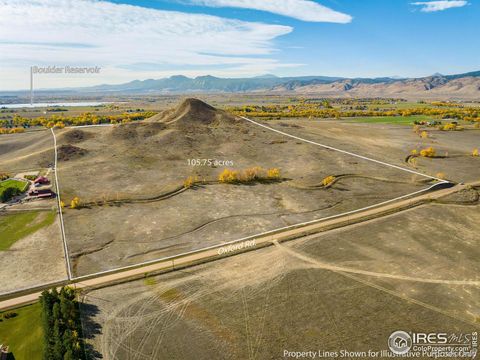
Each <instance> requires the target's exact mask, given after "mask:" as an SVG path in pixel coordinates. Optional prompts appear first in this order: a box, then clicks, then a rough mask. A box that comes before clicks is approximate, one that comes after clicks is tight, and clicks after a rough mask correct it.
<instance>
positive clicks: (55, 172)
mask: <svg viewBox="0 0 480 360" xmlns="http://www.w3.org/2000/svg"><path fill="white" fill-rule="evenodd" d="M50 131H51V132H52V135H53V145H54V150H55V160H54V163H53V166H54V169H55V171H54V174H55V187H56V190H57V206H58V214H59V217H60V232H61V235H62V242H63V252H64V255H65V265H66V267H67V276H68V280H72V270H71V266H70V255H69V252H68V245H67V239H66V236H65V224H64V222H63V212H62V205H61V201H62V200H61V198H60V186H59V185H58V174H57V162H58V152H57V136H56V135H55V132H54V131H53V128H50Z"/></svg>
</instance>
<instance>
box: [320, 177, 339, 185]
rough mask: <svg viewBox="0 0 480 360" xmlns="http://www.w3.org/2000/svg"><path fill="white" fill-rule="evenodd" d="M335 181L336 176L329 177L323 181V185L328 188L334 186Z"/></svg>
mask: <svg viewBox="0 0 480 360" xmlns="http://www.w3.org/2000/svg"><path fill="white" fill-rule="evenodd" d="M335 179H336V178H335V176H333V175H329V176H327V177H326V178H325V179H323V180H322V184H323V186H328V185H330V184H332V183H333V182H334V181H335Z"/></svg>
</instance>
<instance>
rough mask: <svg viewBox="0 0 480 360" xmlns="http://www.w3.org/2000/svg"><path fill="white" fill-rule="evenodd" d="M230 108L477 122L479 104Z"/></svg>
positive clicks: (257, 113)
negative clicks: (417, 116) (373, 107)
mask: <svg viewBox="0 0 480 360" xmlns="http://www.w3.org/2000/svg"><path fill="white" fill-rule="evenodd" d="M227 111H230V112H232V113H234V114H236V115H240V116H252V117H271V118H275V117H277V118H280V117H316V118H342V117H375V116H404V117H407V116H415V115H426V116H432V117H437V118H440V119H457V120H464V121H472V122H473V121H478V122H480V107H460V106H452V107H446V106H445V105H443V104H442V106H437V107H420V106H416V107H412V108H397V109H369V108H368V107H362V106H359V107H357V108H353V109H342V108H334V107H332V106H331V105H330V104H329V103H328V102H323V103H319V104H312V103H303V102H302V103H299V104H290V105H279V104H269V105H245V106H234V107H228V108H227Z"/></svg>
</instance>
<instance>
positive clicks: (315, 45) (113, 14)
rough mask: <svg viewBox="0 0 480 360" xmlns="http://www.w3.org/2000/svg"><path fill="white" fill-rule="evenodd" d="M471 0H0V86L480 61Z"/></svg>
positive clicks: (467, 65)
mask: <svg viewBox="0 0 480 360" xmlns="http://www.w3.org/2000/svg"><path fill="white" fill-rule="evenodd" d="M478 19H480V5H479V2H478V0H469V1H463V0H438V1H429V0H425V1H415V0H410V1H407V0H361V1H359V0H315V1H314V0H137V1H135V0H121V1H120V0H111V1H98V0H24V1H21V2H20V1H17V0H0V90H6V89H24V88H27V87H28V79H29V69H30V66H33V65H37V66H49V65H50V66H51V65H56V66H64V65H72V66H94V65H95V66H100V67H101V68H102V71H101V73H100V74H95V75H77V76H72V75H68V76H67V75H64V76H61V75H38V76H37V77H38V79H37V80H36V84H37V86H40V87H58V86H61V87H69V86H83V85H93V84H99V83H121V82H126V81H130V80H134V79H147V78H161V77H165V76H170V75H173V74H184V75H187V76H192V77H193V76H198V75H205V74H212V75H216V76H223V77H248V76H257V75H261V74H265V73H273V74H275V75H278V76H297V75H327V76H345V77H380V76H410V77H414V76H426V75H430V74H433V73H436V72H440V73H444V74H452V73H462V72H468V71H474V70H480V61H479V60H480V46H478V45H479V44H478V38H479V35H480V34H479V33H480V31H479V30H478V29H479V26H478Z"/></svg>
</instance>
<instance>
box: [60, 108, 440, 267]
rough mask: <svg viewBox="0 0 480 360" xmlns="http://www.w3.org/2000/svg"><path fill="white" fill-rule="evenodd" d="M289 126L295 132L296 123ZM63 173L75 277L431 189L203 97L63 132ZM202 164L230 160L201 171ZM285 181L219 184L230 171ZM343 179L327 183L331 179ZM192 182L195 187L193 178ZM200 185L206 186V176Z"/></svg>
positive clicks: (400, 173)
mask: <svg viewBox="0 0 480 360" xmlns="http://www.w3.org/2000/svg"><path fill="white" fill-rule="evenodd" d="M290 127H291V126H290V125H289V126H288V127H287V128H286V131H289V130H291V129H290ZM57 138H58V142H59V160H60V161H59V165H58V172H59V178H60V183H61V190H62V194H61V195H62V199H63V200H64V201H65V203H66V204H67V207H68V205H69V204H70V201H71V199H73V198H74V197H78V198H79V199H80V203H81V204H82V206H81V208H80V209H65V228H66V235H67V241H68V243H69V247H70V250H71V256H72V260H73V265H74V273H75V274H77V275H85V274H89V273H92V272H96V271H101V270H107V269H112V268H116V267H119V266H123V265H130V264H136V263H139V262H142V261H147V260H152V259H157V258H161V257H165V256H170V255H175V254H179V253H183V252H186V251H191V250H195V249H198V248H202V247H206V246H209V245H214V244H219V243H222V242H224V241H228V240H235V239H239V238H241V237H244V236H248V235H253V234H256V233H259V232H262V231H266V230H271V229H275V228H278V227H282V226H287V225H291V224H295V223H299V222H303V221H309V220H313V219H317V218H321V217H325V216H329V215H333V214H339V213H342V212H346V211H350V210H354V209H358V208H361V207H365V206H369V205H373V204H376V203H379V202H381V201H385V200H389V199H393V198H395V197H398V196H402V195H405V194H409V193H412V192H414V191H418V190H420V189H424V188H426V187H427V186H428V185H429V184H430V183H431V182H430V181H429V179H427V178H424V177H422V176H421V175H415V174H411V173H407V172H403V171H401V170H398V169H393V168H389V167H386V166H383V165H379V164H376V163H373V162H370V161H366V160H361V159H358V158H354V157H351V156H349V155H345V154H342V153H339V152H336V151H333V150H327V149H324V148H321V147H318V146H313V145H311V144H309V143H306V142H302V141H299V140H295V139H291V138H288V137H285V136H283V135H281V134H277V133H275V132H272V131H270V130H267V129H263V128H260V127H258V126H256V125H254V124H251V123H249V122H248V121H245V120H242V119H239V118H235V117H233V116H231V115H229V114H227V113H225V112H223V111H220V110H216V109H214V108H212V107H210V106H209V105H207V104H205V103H203V102H200V101H198V100H192V99H189V100H186V101H184V102H182V103H181V104H180V105H179V106H177V107H176V108H173V109H171V110H167V111H165V112H163V113H160V114H159V115H156V116H154V117H153V118H151V119H149V120H146V121H143V122H139V123H132V124H126V125H117V126H113V127H94V128H78V129H63V130H60V131H57ZM192 159H200V160H203V159H216V160H220V161H228V162H230V164H229V165H228V166H226V165H223V164H221V165H217V166H215V165H211V166H208V165H207V166H201V165H200V166H191V165H189V161H191V160H192ZM255 167H261V168H263V169H272V168H277V169H279V170H280V176H279V177H278V178H275V179H270V180H268V179H263V180H262V179H259V180H258V181H252V182H250V183H247V184H244V183H235V184H228V183H219V182H218V179H219V175H220V174H221V173H222V171H223V170H225V169H226V168H229V169H232V170H236V171H239V172H242V171H244V170H245V169H251V168H255ZM332 175H333V176H335V178H336V180H337V181H336V182H334V183H333V184H332V185H331V186H324V184H323V183H322V182H323V180H324V179H325V178H326V177H328V176H332ZM189 178H190V179H193V180H194V184H193V186H191V187H190V186H185V185H184V183H185V180H187V179H189ZM195 181H196V182H195Z"/></svg>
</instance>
